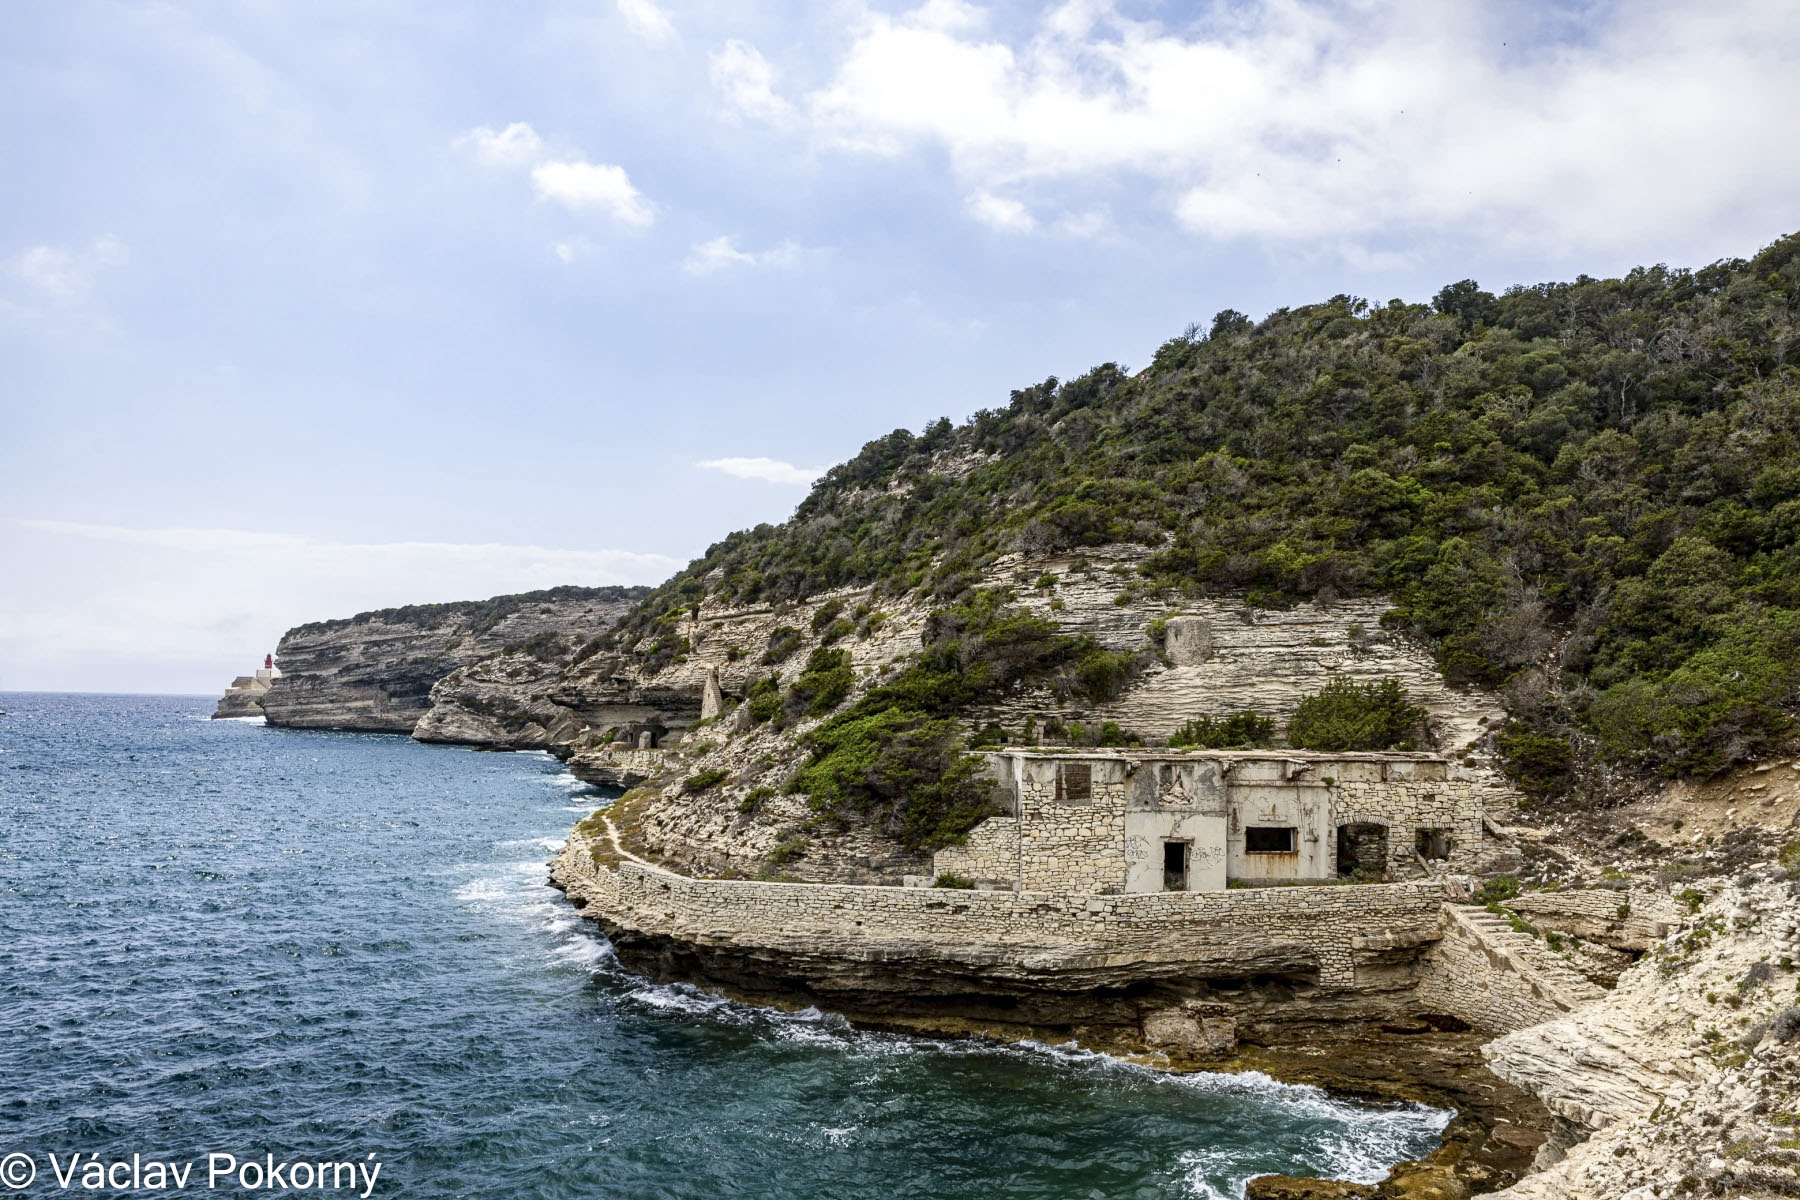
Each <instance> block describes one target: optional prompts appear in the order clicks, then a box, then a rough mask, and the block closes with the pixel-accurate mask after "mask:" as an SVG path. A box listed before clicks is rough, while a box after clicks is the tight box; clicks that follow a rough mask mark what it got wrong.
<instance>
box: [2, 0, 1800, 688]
mask: <svg viewBox="0 0 1800 1200" xmlns="http://www.w3.org/2000/svg"><path fill="white" fill-rule="evenodd" d="M1796 61H1800V10H1795V9H1792V8H1790V7H1789V6H1785V5H1771V4H1766V3H1744V2H1736V0H1720V2H1718V3H1710V4H1707V5H1694V4H1676V3H1665V2H1661V0H1637V2H1634V3H1629V4H1608V3H1584V4H1569V5H1546V4H1538V5H1527V4H1505V3H1493V4H1488V5H1442V4H1435V3H1416V4H1406V3H1395V4H1376V3H1354V4H1308V3H1297V2H1287V3H1270V4H1259V3H1248V2H1239V3H1224V4H1216V5H1214V4H1198V5H1181V4H1174V3H1162V4H1159V3H1150V2H1142V3H1132V2H1129V0H1119V2H1118V3H1116V4H1111V3H1104V2H1101V0H1072V2H1070V3H1065V4H1060V5H1044V6H1036V5H1024V4H1006V3H999V4H991V5H980V4H973V3H961V2H959V0H930V2H929V3H925V4H923V5H919V4H882V3H868V2H864V0H825V2H822V3H813V4H796V5H790V6H757V5H752V4H746V3H731V4H725V3H713V2H710V0H707V2H692V3H690V2H687V0H585V2H582V3H575V2H566V3H564V2H542V3H534V2H528V0H518V2H514V3H505V4H500V3H491V2H490V3H457V2H456V0H431V2H429V3H417V4H406V3H379V2H369V0H360V2H356V3H347V2H346V3H329V2H316V3H308V4H304V5H295V4H278V3H265V2H255V0H245V2H241V3H230V4H227V3H216V4H210V3H179V2H171V3H161V4H130V3H89V2H85V0H57V2H54V3H52V2H38V3H29V2H22V3H17V4H14V5H10V6H9V7H8V11H7V21H6V27H5V34H4V36H3V37H0V73H3V78H0V83H3V84H4V90H3V94H4V95H5V97H6V100H5V102H4V104H3V105H0V156H3V157H0V162H3V163H4V178H5V180H6V186H5V187H4V188H0V355H3V356H4V362H5V364H6V367H5V371H4V372H3V373H0V418H3V430H4V432H3V434H0V688H6V689H26V688H70V689H112V688H116V689H120V690H212V689H213V688H215V687H216V686H218V685H219V684H221V683H223V682H224V679H225V677H228V676H229V675H231V674H233V673H236V672H237V671H239V670H242V669H246V668H247V667H248V665H250V664H251V663H252V662H253V661H256V660H260V658H261V655H262V654H263V652H264V651H266V650H267V649H270V648H272V647H273V645H274V642H275V640H276V638H277V637H278V636H279V634H280V632H281V631H282V630H283V629H284V628H286V627H287V626H289V625H291V624H294V623H297V622H299V621H303V620H310V619H317V618H322V617H329V616H342V615H348V614H349V613H351V612H354V611H356V610H358V609H362V608H369V607H375V606H378V605H386V604H397V603H406V602H415V601H435V600H447V599H459V598H473V597H477V596H482V595H487V594H492V593H495V592H501V591H512V590H521V589H525V588H531V587H539V586H548V585H551V584H555V583H564V582H578V583H606V582H644V583H649V582H655V581H657V580H659V579H661V578H662V577H664V576H665V575H666V574H667V573H668V572H669V571H670V570H671V569H672V568H673V567H674V566H676V565H678V564H679V563H681V562H684V561H686V560H687V559H688V558H689V557H691V556H693V555H694V554H696V553H698V552H700V551H701V550H703V549H704V547H705V546H706V545H707V544H708V543H709V542H711V541H713V540H715V539H717V538H718V537H720V536H722V535H723V534H725V533H727V532H728V531H730V530H731V529H734V528H738V527H742V526H744V525H748V524H753V523H755V522H757V521H765V520H766V521H778V520H780V519H782V518H783V517H784V516H786V515H787V513H789V512H790V511H791V510H792V508H793V505H794V504H795V503H796V502H797V501H798V500H799V499H800V497H801V496H802V495H803V494H804V491H805V486H806V480H807V479H808V478H810V474H811V473H812V472H813V471H815V470H816V469H818V468H821V467H823V466H826V465H829V464H830V463H832V462H835V461H838V460H840V459H842V458H844V457H846V456H848V455H850V454H852V453H854V452H855V451H856V449H857V448H858V447H859V446H860V445H861V444H862V443H863V442H864V441H866V440H868V439H870V438H873V437H876V436H879V435H881V434H883V433H885V432H887V431H888V430H890V429H893V428H895V427H898V426H905V427H908V428H913V429H917V428H919V427H921V426H923V425H924V424H925V423H927V422H928V421H930V420H932V419H934V418H936V417H938V416H940V415H949V416H951V417H954V418H958V419H961V418H962V417H965V416H967V415H968V414H969V413H971V412H973V411H975V410H976V409H979V408H983V407H992V406H998V405H1001V404H1004V403H1005V402H1006V400H1007V395H1008V392H1009V391H1010V390H1011V389H1012V388H1014V387H1018V386H1022V385H1024V384H1027V383H1030V382H1034V381H1037V380H1040V379H1042V378H1043V377H1044V376H1046V375H1051V374H1055V375H1059V376H1063V377H1067V376H1071V375H1073V374H1076V373H1078V372H1080V371H1082V370H1085V369H1086V368H1088V367H1090V366H1093V365H1095V364H1096V363H1100V362H1104V361H1108V360H1113V361H1119V362H1122V363H1124V364H1126V365H1127V366H1133V365H1138V364H1141V363H1143V362H1145V361H1146V360H1147V359H1148V357H1149V355H1150V354H1151V352H1152V351H1153V350H1154V348H1155V347H1156V346H1157V345H1158V344H1159V343H1160V342H1162V341H1164V340H1166V339H1167V338H1168V337H1170V336H1173V335H1174V334H1176V333H1178V332H1180V330H1181V329H1182V328H1183V327H1184V326H1185V325H1187V324H1188V323H1189V322H1191V321H1199V322H1205V321H1206V320H1207V319H1209V318H1210V316H1211V314H1212V313H1214V312H1216V311H1217V310H1219V309H1221V308H1225V307H1233V308H1238V309H1242V310H1244V311H1246V312H1249V313H1251V314H1253V315H1261V314H1262V313H1265V312H1267V311H1268V310H1269V309H1271V308H1275V307H1278V306H1281V305H1288V304H1300V303H1306V302H1309V301H1313V300H1317V299H1322V298H1325V297H1328V296H1330V295H1332V294H1334V293H1338V292H1351V293H1354V294H1357V295H1362V296H1368V297H1371V298H1373V299H1376V300H1385V299H1386V298H1388V297H1390V296H1401V297H1405V298H1408V299H1428V298H1429V297H1430V296H1431V294H1432V293H1434V292H1435V291H1436V290H1437V288H1438V287H1440V286H1442V285H1443V284H1444V283H1447V282H1450V281H1452V280H1456V279H1461V278H1464V277H1468V276H1473V277H1475V278H1477V279H1479V280H1481V281H1482V282H1483V283H1484V284H1485V285H1487V286H1489V287H1495V288H1498V287H1502V286H1505V285H1507V284H1511V283H1519V282H1533V281H1537V280H1542V279H1551V278H1566V277H1570V276H1573V275H1574V274H1577V273H1580V272H1583V271H1585V272H1588V273H1590V274H1603V273H1611V272H1616V271H1620V270H1623V269H1626V268H1629V267H1630V266H1632V265H1635V264H1638V263H1648V262H1655V261H1667V262H1671V263H1676V264H1682V265H1699V264H1702V263H1705V262H1708V261H1712V260H1714V259H1716V258H1719V257H1722V256H1726V255H1734V254H1737V255H1741V254H1748V253H1751V252H1753V251H1755V250H1756V249H1757V248H1758V247H1760V246H1761V245H1763V244H1766V243H1767V242H1768V241H1770V240H1771V239H1773V238H1774V237H1776V236H1779V235H1780V234H1782V233H1785V232H1789V231H1792V230H1794V229H1796V228H1800V156H1796V155H1795V154H1794V153H1793V149H1792V140H1793V116H1792V114H1793V113H1795V112H1796V111H1800V73H1796V72H1794V71H1793V70H1792V64H1793V63H1794V62H1796Z"/></svg>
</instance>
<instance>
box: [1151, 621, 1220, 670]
mask: <svg viewBox="0 0 1800 1200" xmlns="http://www.w3.org/2000/svg"><path fill="white" fill-rule="evenodd" d="M1212 652H1213V636H1212V622H1211V621H1209V620H1207V619H1206V618H1205V617H1170V618H1169V620H1168V623H1167V624H1166V625H1165V626H1164V627H1163V653H1165V654H1167V655H1168V656H1169V661H1170V663H1172V664H1173V665H1175V666H1177V667H1197V666H1199V665H1200V664H1201V663H1204V662H1205V661H1206V660H1207V659H1209V658H1211V657H1212Z"/></svg>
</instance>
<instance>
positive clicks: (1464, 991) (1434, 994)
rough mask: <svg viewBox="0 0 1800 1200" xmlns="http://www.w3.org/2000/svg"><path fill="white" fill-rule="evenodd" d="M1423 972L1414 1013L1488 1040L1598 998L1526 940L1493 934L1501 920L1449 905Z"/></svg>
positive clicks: (1591, 988)
mask: <svg viewBox="0 0 1800 1200" xmlns="http://www.w3.org/2000/svg"><path fill="white" fill-rule="evenodd" d="M1484 925H1486V926H1492V927H1491V928H1484ZM1422 966H1423V969H1422V970H1421V972H1420V975H1419V983H1418V990H1417V992H1416V997H1417V1003H1418V1006H1419V1007H1420V1008H1421V1009H1423V1010H1424V1011H1426V1012H1440V1013H1450V1014H1452V1015H1454V1016H1456V1017H1458V1018H1460V1019H1461V1020H1463V1021H1466V1022H1468V1023H1469V1024H1470V1025H1473V1026H1474V1027H1475V1028H1477V1029H1481V1030H1485V1031H1487V1032H1489V1033H1510V1032H1511V1031H1513V1030H1515V1029H1524V1028H1525V1027H1526V1026H1528V1025H1536V1024H1537V1023H1538V1022H1539V1021H1547V1020H1549V1019H1550V1018H1552V1017H1557V1016H1561V1015H1562V1014H1563V1013H1565V1012H1568V1011H1570V1010H1571V1009H1574V1008H1578V1007H1579V1006H1581V1005H1582V1004H1585V1003H1587V1002H1588V1001H1590V1000H1593V999H1595V998H1597V997H1598V996H1599V995H1600V989H1598V988H1597V987H1595V986H1594V985H1593V984H1591V983H1589V982H1588V981H1587V980H1585V979H1582V978H1580V977H1579V976H1576V975H1575V974H1574V973H1573V972H1571V971H1570V970H1569V969H1568V968H1566V967H1564V966H1562V965H1561V964H1560V963H1557V962H1555V961H1554V959H1553V957H1552V956H1551V954H1550V952H1549V951H1547V950H1544V949H1542V948H1541V947H1539V946H1538V945H1537V944H1536V942H1535V940H1533V939H1532V938H1530V937H1529V935H1525V934H1519V935H1516V936H1509V935H1508V934H1507V933H1505V932H1502V931H1501V930H1500V929H1499V928H1498V918H1496V919H1494V921H1489V920H1488V919H1487V917H1486V916H1485V915H1484V914H1479V913H1478V912H1476V913H1471V912H1470V911H1468V910H1466V909H1461V908H1457V907H1454V906H1451V905H1445V906H1444V927H1443V937H1442V938H1440V939H1439V941H1438V943H1437V944H1436V945H1435V946H1433V947H1432V948H1431V950H1430V952H1429V953H1428V954H1427V955H1426V956H1425V959H1424V962H1423V964H1422Z"/></svg>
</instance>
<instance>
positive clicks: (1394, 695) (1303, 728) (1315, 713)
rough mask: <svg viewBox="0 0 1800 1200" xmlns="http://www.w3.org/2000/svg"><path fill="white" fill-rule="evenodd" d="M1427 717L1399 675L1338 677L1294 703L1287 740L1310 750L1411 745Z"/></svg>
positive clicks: (1401, 748)
mask: <svg viewBox="0 0 1800 1200" xmlns="http://www.w3.org/2000/svg"><path fill="white" fill-rule="evenodd" d="M1424 719H1425V710H1424V709H1422V708H1420V707H1419V706H1418V705H1416V704H1414V703H1413V702H1412V701H1411V700H1409V699H1407V696H1406V689H1405V688H1403V687H1401V686H1400V682H1399V681H1398V680H1395V679H1383V680H1380V681H1378V682H1375V683H1353V682H1352V681H1350V680H1348V679H1333V680H1331V681H1330V682H1328V683H1326V685H1325V686H1324V687H1322V688H1320V689H1319V690H1318V691H1316V692H1313V693H1312V694H1310V695H1307V696H1303V697H1301V699H1300V703H1298V704H1296V705H1295V706H1294V715H1293V716H1292V717H1290V718H1289V719H1288V727H1287V740H1288V744H1289V745H1291V746H1298V747H1301V748H1303V749H1307V750H1410V749H1412V748H1413V745H1414V742H1415V739H1416V736H1417V733H1418V730H1419V725H1420V722H1422V721H1423V720H1424Z"/></svg>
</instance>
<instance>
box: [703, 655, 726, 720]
mask: <svg viewBox="0 0 1800 1200" xmlns="http://www.w3.org/2000/svg"><path fill="white" fill-rule="evenodd" d="M724 707H725V693H724V692H723V691H721V690H720V688H719V667H718V664H717V663H708V664H707V667H706V686H705V687H704V688H702V689H701V691H700V719H701V720H702V721H710V720H712V719H713V718H714V717H716V716H718V715H719V713H720V712H721V711H722V710H723V709H724Z"/></svg>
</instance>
